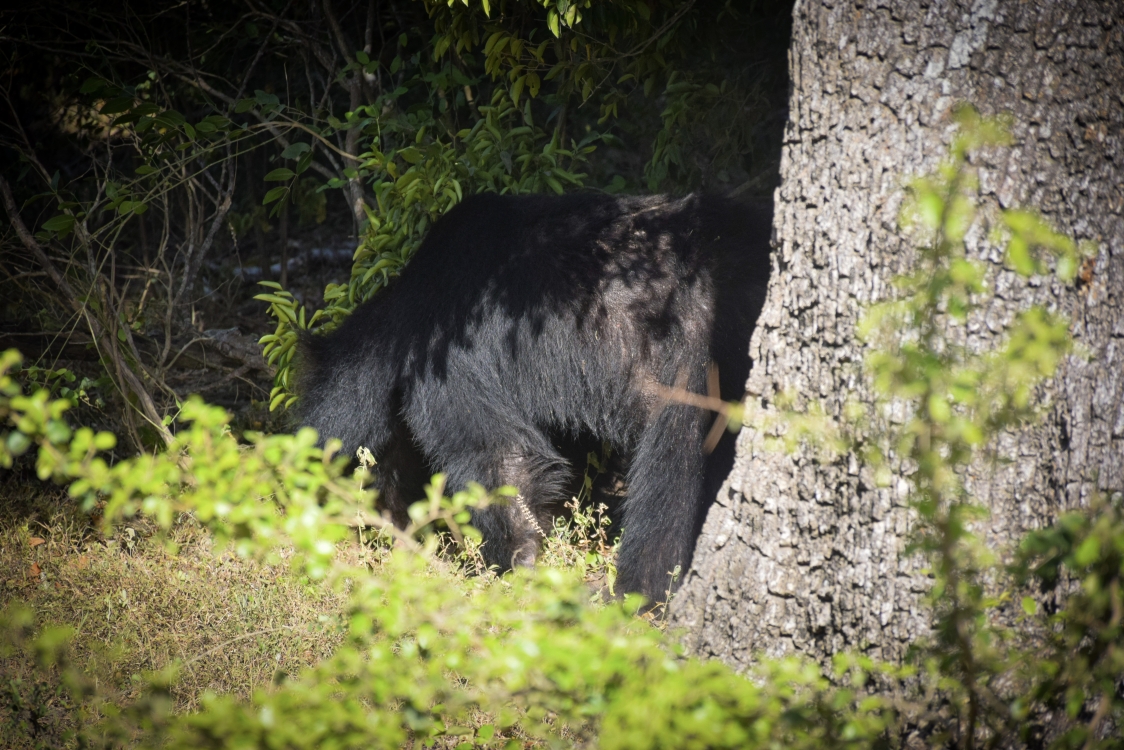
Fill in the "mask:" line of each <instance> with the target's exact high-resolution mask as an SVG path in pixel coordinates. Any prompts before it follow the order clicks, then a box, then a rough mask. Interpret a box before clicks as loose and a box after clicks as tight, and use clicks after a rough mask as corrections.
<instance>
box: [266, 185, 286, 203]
mask: <svg viewBox="0 0 1124 750" xmlns="http://www.w3.org/2000/svg"><path fill="white" fill-rule="evenodd" d="M288 193H289V186H288V185H281V186H280V187H275V188H273V189H272V190H270V191H269V192H268V193H266V194H265V197H264V198H262V201H261V204H262V205H263V206H268V205H269V204H270V203H273V201H276V200H280V199H281V198H284V197H285V196H286V195H288Z"/></svg>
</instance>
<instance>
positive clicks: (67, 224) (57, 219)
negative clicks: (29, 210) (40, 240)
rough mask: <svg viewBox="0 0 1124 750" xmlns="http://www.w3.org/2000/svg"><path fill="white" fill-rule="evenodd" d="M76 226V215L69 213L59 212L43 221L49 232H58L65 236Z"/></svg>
mask: <svg viewBox="0 0 1124 750" xmlns="http://www.w3.org/2000/svg"><path fill="white" fill-rule="evenodd" d="M73 228H74V217H73V216H70V215H69V214H59V215H58V216H52V217H51V218H50V219H47V220H46V221H45V222H43V229H46V230H47V231H48V232H58V233H59V235H60V236H62V237H65V236H66V235H68V234H70V230H71V229H73Z"/></svg>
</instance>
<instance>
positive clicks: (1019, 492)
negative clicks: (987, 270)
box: [672, 0, 1124, 666]
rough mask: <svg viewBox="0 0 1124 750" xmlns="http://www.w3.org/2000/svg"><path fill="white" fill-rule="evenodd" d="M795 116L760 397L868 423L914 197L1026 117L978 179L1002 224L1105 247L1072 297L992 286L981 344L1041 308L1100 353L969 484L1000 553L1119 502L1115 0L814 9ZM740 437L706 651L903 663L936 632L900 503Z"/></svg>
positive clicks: (794, 60) (1123, 65) (780, 201)
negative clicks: (853, 407) (866, 657)
mask: <svg viewBox="0 0 1124 750" xmlns="http://www.w3.org/2000/svg"><path fill="white" fill-rule="evenodd" d="M790 69H791V75H792V96H791V101H790V114H789V122H788V125H787V130H786V135H785V144H784V152H783V157H782V164H781V178H782V182H781V187H780V188H779V189H778V190H777V193H776V219H775V223H774V232H775V245H776V248H777V249H776V251H775V254H774V277H773V280H772V284H771V288H770V291H769V296H768V300H767V302H766V305H765V308H764V311H763V314H762V317H761V320H760V323H759V325H758V329H757V331H756V332H755V334H754V337H753V341H752V343H751V347H750V348H751V354H752V356H753V359H754V365H753V369H752V371H751V374H750V378H749V384H748V395H747V399H750V400H752V401H754V402H757V403H759V404H760V405H761V406H762V407H763V408H764V410H765V412H766V413H769V412H775V411H776V409H777V406H776V401H777V396H778V394H780V393H782V392H784V391H785V390H789V389H791V390H794V391H795V392H797V393H799V394H800V395H801V396H802V397H804V398H806V399H809V400H811V399H820V400H822V402H823V403H824V405H825V406H826V407H827V408H828V411H829V413H834V414H835V415H836V416H838V414H839V412H840V407H841V406H842V404H843V402H844V400H845V399H846V398H847V397H854V398H858V399H860V400H862V401H863V402H865V403H867V404H870V403H872V399H871V396H870V391H869V390H868V389H867V388H866V386H865V385H864V381H863V376H862V358H863V351H862V347H861V345H860V344H859V343H858V342H857V341H856V339H855V336H854V326H855V323H856V321H857V320H858V318H859V316H860V314H861V311H862V309H863V308H864V306H865V305H867V304H869V303H870V302H872V301H876V300H879V299H884V298H885V297H886V296H887V293H888V291H889V290H888V286H887V282H888V280H889V279H890V277H891V276H892V275H893V274H895V273H898V272H901V271H902V270H904V269H905V268H906V267H907V264H908V263H909V262H910V260H911V258H912V251H911V249H910V247H911V246H910V244H909V243H908V242H907V241H905V240H903V239H902V238H901V237H900V236H899V233H898V229H897V215H898V211H899V208H900V206H901V201H902V198H903V192H902V186H903V183H904V178H905V177H907V176H908V175H909V174H914V175H917V174H923V173H926V172H929V171H931V170H932V168H933V167H934V166H935V165H936V163H937V162H938V161H939V160H940V159H941V158H942V157H943V156H944V155H945V154H946V153H947V144H948V142H949V139H950V135H951V133H952V132H953V130H952V123H951V121H950V119H949V113H950V110H951V109H952V107H953V106H954V105H955V104H956V103H957V102H960V101H967V102H971V103H973V104H975V105H976V106H977V107H978V108H979V109H980V110H981V111H982V112H983V113H984V114H996V113H1000V112H1009V113H1011V114H1012V115H1014V120H1015V126H1014V135H1015V137H1016V139H1017V144H1016V146H1015V147H1014V148H1010V149H1002V150H996V151H995V152H994V153H993V154H989V155H988V156H986V157H983V158H981V159H980V160H978V162H977V166H978V167H979V169H980V178H981V190H982V193H983V200H984V201H985V203H987V202H990V203H991V204H992V205H999V206H1013V205H1024V206H1030V207H1037V208H1038V209H1039V210H1040V211H1042V212H1043V213H1044V215H1045V216H1046V217H1047V219H1048V220H1049V221H1050V222H1051V223H1052V224H1053V225H1054V226H1055V227H1056V228H1058V229H1059V230H1061V231H1063V232H1066V233H1069V234H1071V235H1072V236H1075V237H1076V238H1078V239H1083V240H1091V241H1093V242H1095V243H1096V245H1097V246H1098V255H1097V257H1096V259H1095V264H1093V263H1090V264H1088V266H1087V267H1086V268H1085V269H1084V270H1085V274H1084V280H1083V281H1081V282H1079V283H1078V284H1077V285H1076V287H1065V286H1062V285H1060V284H1058V283H1053V282H1049V281H1045V282H1041V283H1035V284H1033V285H1032V284H1027V283H1025V282H1022V281H1019V280H1018V278H1017V277H1016V276H1015V275H1014V274H1012V273H1010V272H1006V271H1004V270H1002V264H1001V261H1002V256H1001V253H1000V252H999V251H998V250H997V248H996V247H995V246H993V245H989V244H988V243H987V239H986V237H985V236H982V233H978V234H977V235H975V236H974V237H971V242H970V243H969V251H970V253H974V254H975V255H976V257H982V258H986V259H987V260H988V261H990V262H991V264H992V268H993V271H994V273H993V278H992V285H993V286H992V288H993V289H994V291H995V297H994V300H992V301H991V302H990V303H989V304H988V306H987V307H986V309H985V310H984V313H983V314H982V315H981V316H980V317H979V319H978V320H976V321H973V322H971V323H970V324H969V325H968V326H967V327H966V333H965V334H964V335H966V336H967V338H968V341H969V342H970V343H971V344H972V345H974V346H979V347H987V346H994V345H995V344H996V343H997V341H998V337H997V333H996V332H997V331H998V330H999V328H1000V327H1001V326H1002V325H1003V324H1004V323H1006V322H1007V321H1009V320H1010V319H1011V318H1012V316H1013V315H1014V313H1015V312H1016V311H1018V310H1020V309H1023V308H1024V307H1025V306H1027V305H1029V304H1030V303H1031V302H1032V301H1037V302H1040V303H1044V304H1047V305H1049V306H1051V307H1053V308H1055V309H1060V310H1062V311H1064V312H1065V313H1066V314H1068V315H1069V317H1070V319H1071V320H1072V327H1071V329H1072V333H1073V335H1074V337H1075V338H1076V340H1077V342H1078V344H1079V345H1080V346H1082V347H1084V349H1085V350H1086V352H1087V353H1088V354H1089V355H1091V358H1090V359H1089V360H1083V359H1082V358H1080V357H1077V356H1074V357H1070V358H1069V359H1068V361H1067V362H1065V364H1064V365H1063V367H1062V369H1061V371H1060V372H1059V374H1058V376H1057V378H1056V379H1055V381H1054V382H1053V383H1052V384H1051V385H1050V387H1048V388H1045V389H1044V391H1046V392H1045V393H1044V394H1043V396H1044V397H1045V398H1046V399H1047V402H1048V403H1049V404H1050V406H1049V408H1048V409H1047V413H1046V416H1045V419H1044V420H1043V422H1042V423H1041V424H1040V425H1038V426H1037V427H1035V428H1032V429H1027V430H1024V431H1021V432H1019V433H1018V434H1011V435H1006V436H1004V438H1003V439H1002V440H1001V441H1000V443H1001V445H1000V446H999V449H1000V452H1001V453H1002V454H1003V455H1005V456H1007V457H1010V458H1012V459H1015V460H1014V461H1013V462H1012V463H1011V464H1009V465H1006V466H1002V467H1000V468H998V469H995V470H992V469H990V468H989V467H984V466H981V467H979V470H978V471H973V472H971V476H970V477H969V481H970V484H971V487H972V489H973V490H974V491H975V493H976V497H977V498H978V499H979V500H980V501H981V502H983V503H984V504H986V505H988V506H989V507H990V509H991V513H992V516H991V519H990V521H989V522H987V528H986V529H985V532H986V534H987V535H988V536H987V538H988V540H989V542H991V543H992V544H993V545H994V546H995V547H996V548H1000V547H1001V546H1002V545H1004V544H1006V543H1008V542H1010V541H1011V540H1012V539H1013V538H1015V537H1016V536H1017V535H1019V534H1020V533H1021V532H1022V531H1023V530H1025V529H1028V528H1032V527H1037V526H1040V525H1042V524H1044V523H1047V522H1048V521H1049V520H1050V519H1052V518H1053V517H1054V516H1055V515H1056V513H1057V512H1058V511H1059V510H1060V509H1062V508H1066V507H1072V506H1076V505H1080V504H1082V503H1084V502H1087V500H1088V498H1089V495H1090V491H1091V490H1092V488H1093V487H1094V486H1095V485H1099V486H1100V487H1101V488H1114V489H1120V488H1122V487H1124V217H1122V211H1124V169H1122V164H1121V162H1122V161H1124V149H1122V147H1121V146H1122V136H1124V133H1122V130H1124V5H1121V4H1120V3H1119V2H1118V0H1104V1H1103V2H1097V1H1095V0H1053V1H1051V2H1020V1H1019V0H977V1H976V2H957V1H956V0H932V1H928V0H875V2H869V3H867V2H863V1H862V0H851V1H850V2H848V1H846V0H840V1H835V0H799V1H798V2H797V6H796V8H795V10H794V29H793V42H792V46H791V50H790ZM762 438H763V436H762V434H761V433H759V432H756V431H754V430H753V429H749V428H747V429H745V430H743V432H742V434H741V436H740V437H739V456H738V462H737V464H736V466H735V469H734V471H733V473H732V475H731V476H730V478H729V480H728V482H727V484H726V486H724V487H723V490H722V492H721V494H720V496H719V499H718V502H717V503H716V504H715V505H714V506H713V508H712V510H711V512H710V514H709V517H708V519H707V522H706V526H705V529H704V530H703V534H702V536H701V537H700V539H699V542H698V546H697V548H696V552H695V560H694V564H693V566H692V569H691V570H690V571H689V573H688V574H687V576H686V577H685V580H684V585H683V586H682V588H681V590H680V592H679V594H678V595H677V598H676V599H674V600H673V602H672V620H673V624H674V625H676V626H679V627H683V628H685V629H686V632H687V641H688V645H689V647H690V648H692V649H693V650H694V651H695V652H696V653H699V654H701V655H709V656H716V657H718V658H721V659H722V660H724V661H726V662H728V663H730V664H732V665H734V666H745V665H746V664H748V663H749V662H750V660H751V659H752V658H753V656H754V654H756V653H759V652H764V653H769V654H774V655H776V654H781V653H787V652H802V653H805V654H809V655H812V656H815V657H817V658H824V657H826V656H828V655H830V654H831V653H832V652H834V651H837V650H839V649H842V648H863V649H865V650H867V651H868V652H869V653H871V654H872V655H875V656H880V657H883V658H887V659H897V658H900V657H901V656H902V654H903V653H904V650H905V648H906V647H907V646H908V645H909V643H910V642H911V641H912V640H914V639H915V638H916V637H917V636H918V635H919V634H922V633H924V632H925V631H926V629H927V623H928V616H927V613H926V611H925V608H924V607H923V605H922V602H921V598H920V596H921V594H922V592H924V591H925V590H927V588H928V582H927V580H926V578H925V576H924V575H923V574H922V573H921V570H920V568H921V564H920V562H919V561H918V560H917V559H915V558H911V557H909V556H906V555H905V554H903V549H904V547H905V544H906V541H907V534H908V531H909V529H910V524H911V522H912V514H911V511H910V510H909V509H908V508H907V507H906V506H905V503H904V499H903V498H904V493H903V490H904V489H905V486H904V485H905V483H904V481H903V480H902V479H901V478H900V477H899V478H897V479H896V480H895V481H896V485H892V486H891V487H890V488H889V489H877V488H875V487H874V482H872V481H871V478H870V476H869V472H868V471H867V470H866V469H864V468H863V467H861V466H860V464H859V463H858V462H857V461H856V460H855V459H854V457H850V456H846V457H843V458H842V459H840V460H838V461H836V462H834V463H830V464H827V465H820V464H818V463H817V462H816V461H815V460H814V458H813V456H811V455H809V454H808V453H804V452H798V453H796V454H795V455H788V454H784V453H778V452H771V451H769V450H766V449H765V448H764V447H763V445H762V442H763V441H762Z"/></svg>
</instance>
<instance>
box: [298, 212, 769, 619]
mask: <svg viewBox="0 0 1124 750" xmlns="http://www.w3.org/2000/svg"><path fill="white" fill-rule="evenodd" d="M771 224H772V216H771V209H770V208H768V207H765V206H757V205H752V204H746V203H743V202H737V201H733V200H727V199H724V198H719V197H714V196H700V195H689V196H687V197H684V198H671V197H666V196H651V197H612V196H607V195H601V194H588V193H578V194H571V195H564V196H557V197H554V196H541V195H529V196H500V195H494V194H482V195H477V196H475V197H472V198H468V199H466V200H465V201H464V202H463V203H462V204H460V205H459V206H457V207H456V208H454V209H453V210H451V211H450V212H449V213H448V214H447V215H446V216H444V217H443V218H441V219H440V220H439V221H437V222H436V223H434V225H433V226H432V228H431V229H430V230H429V233H428V234H427V236H426V238H425V240H424V241H423V242H422V244H421V246H420V247H419V249H418V251H417V253H416V255H415V256H414V257H413V259H412V260H411V261H410V263H409V265H408V266H407V267H406V268H405V269H404V270H403V272H402V274H401V276H400V277H399V278H398V279H396V280H395V281H394V282H393V283H392V284H391V286H390V287H389V288H388V289H386V290H385V291H384V292H382V293H380V294H378V295H376V296H375V297H374V298H373V299H371V300H369V301H368V302H365V303H363V304H362V305H360V306H359V307H358V308H357V309H356V310H355V312H354V313H352V314H351V316H350V317H348V318H347V319H346V320H345V321H343V323H342V324H341V325H340V326H339V327H338V328H337V329H335V330H334V331H332V332H330V333H328V334H326V335H318V336H310V337H308V338H307V339H306V340H304V342H303V344H302V353H301V356H300V361H301V362H302V363H303V364H302V365H301V368H302V374H301V378H300V386H299V390H300V396H301V401H300V415H301V419H302V421H303V423H305V424H308V425H311V426H312V427H315V428H316V429H317V430H318V431H319V432H320V434H321V436H322V437H325V438H327V437H338V438H340V439H341V440H342V441H343V443H344V448H345V450H348V451H354V450H355V449H356V448H357V447H359V446H366V447H368V448H369V449H371V451H372V452H373V453H374V455H375V457H376V459H377V460H378V465H377V471H378V472H379V473H380V475H381V477H380V489H381V490H382V493H383V502H384V504H385V505H386V506H387V507H388V508H389V510H390V512H391V513H392V515H393V516H394V518H395V519H396V520H397V521H398V522H399V523H402V522H404V520H405V517H406V516H405V508H406V506H407V504H408V502H410V501H412V500H415V499H418V498H419V497H420V494H413V493H415V492H417V489H416V488H420V486H421V482H422V480H423V477H426V476H428V473H429V471H430V470H431V469H436V470H440V471H444V472H446V473H447V474H448V477H449V486H450V487H451V488H452V489H457V488H458V487H460V486H463V485H464V484H465V483H466V482H469V481H477V482H480V483H481V484H483V485H485V486H487V487H497V486H500V485H505V484H508V485H514V486H515V487H517V488H519V492H520V494H519V496H518V497H517V498H515V499H514V500H513V501H512V502H511V503H509V504H507V505H493V506H490V507H488V508H485V509H482V510H478V511H476V512H474V514H473V525H475V526H476V527H477V528H478V529H479V530H480V532H481V533H482V535H483V538H484V545H483V547H482V553H483V554H484V557H485V560H486V561H488V562H489V563H490V564H494V565H496V566H498V567H499V568H500V569H508V568H510V567H513V566H517V565H531V564H533V563H534V561H535V558H536V556H537V554H538V552H539V549H540V544H541V542H542V533H543V530H544V529H549V528H551V520H552V513H553V512H554V510H555V509H556V508H557V507H558V504H559V503H560V502H561V501H564V500H565V499H567V493H566V489H567V487H568V486H569V482H570V477H571V476H572V472H573V470H574V467H572V466H571V461H570V460H569V459H571V458H573V456H572V455H567V452H566V451H565V449H563V448H560V446H561V445H564V444H567V442H568V444H570V445H574V444H575V442H574V441H580V439H581V437H582V436H587V437H592V438H594V439H596V440H598V441H600V440H607V441H609V443H610V444H611V445H612V446H613V447H614V449H615V451H616V452H617V453H619V454H620V455H622V456H623V457H624V460H625V462H626V463H625V466H626V467H627V497H626V499H625V501H624V503H623V510H622V514H621V519H620V525H621V529H622V537H621V546H620V551H619V557H618V560H617V570H618V577H617V583H618V588H619V589H621V590H623V591H627V592H639V593H642V594H644V595H645V596H647V597H648V598H649V599H650V600H653V601H658V600H662V599H663V598H664V597H665V595H666V593H667V591H668V589H669V585H670V583H671V578H670V575H671V572H672V571H673V570H674V569H675V568H676V567H677V566H678V567H679V568H681V569H682V570H683V571H685V570H686V569H687V566H688V565H689V564H690V561H691V556H692V554H693V550H694V544H695V539H696V537H697V536H698V532H699V529H700V528H701V524H702V521H703V517H704V515H705V512H706V509H707V507H708V504H709V502H710V501H711V500H713V499H714V495H715V493H716V491H717V489H718V485H719V483H720V482H721V481H722V479H723V478H724V477H725V475H726V474H727V473H728V472H729V468H730V465H731V464H732V461H733V441H732V440H726V441H724V444H721V445H720V446H719V449H718V450H717V451H715V453H713V454H711V455H710V456H709V457H708V456H707V455H706V453H705V451H704V446H703V443H704V436H705V435H706V432H707V427H708V426H709V424H710V422H711V419H712V415H709V414H708V413H707V412H705V411H703V410H701V409H699V408H697V407H694V406H687V405H683V404H681V403H679V402H678V401H676V400H675V399H674V398H669V389H670V390H675V389H683V390H686V391H691V392H694V393H706V391H707V378H708V368H709V367H710V365H711V363H712V362H714V363H717V365H718V373H719V376H720V380H721V395H722V397H723V398H725V399H736V398H740V397H741V396H742V393H743V390H744V386H745V380H746V376H747V373H748V369H749V356H748V350H749V336H750V332H751V330H752V327H753V324H754V322H755V320H756V317H757V314H758V312H759V311H760V308H761V305H762V303H763V301H764V295H765V286H766V283H767V281H768V275H769V236H770V232H771ZM571 454H572V451H571ZM582 455H584V454H582Z"/></svg>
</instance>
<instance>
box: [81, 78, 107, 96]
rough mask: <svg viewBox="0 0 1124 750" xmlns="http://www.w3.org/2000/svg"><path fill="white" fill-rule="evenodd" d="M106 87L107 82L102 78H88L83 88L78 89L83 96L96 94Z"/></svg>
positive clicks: (83, 83)
mask: <svg viewBox="0 0 1124 750" xmlns="http://www.w3.org/2000/svg"><path fill="white" fill-rule="evenodd" d="M104 86H105V81H103V80H102V79H100V78H87V79H86V80H85V81H83V82H82V87H81V88H79V89H78V91H79V93H82V94H96V93H97V92H99V91H101V90H102V87H104Z"/></svg>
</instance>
